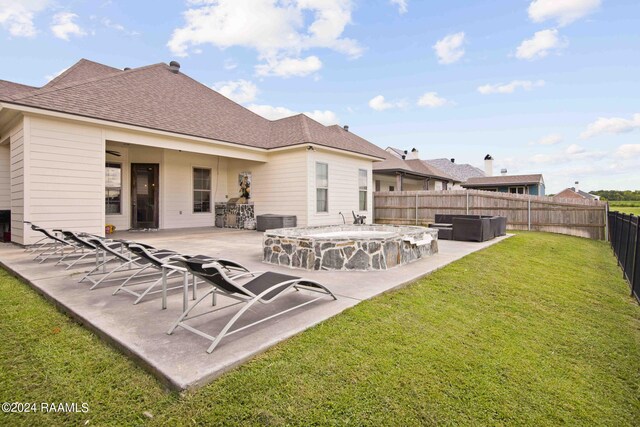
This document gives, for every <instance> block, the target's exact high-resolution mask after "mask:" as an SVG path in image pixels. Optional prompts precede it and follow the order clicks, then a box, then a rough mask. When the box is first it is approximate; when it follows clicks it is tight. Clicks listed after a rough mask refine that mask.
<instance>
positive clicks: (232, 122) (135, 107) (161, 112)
mask: <svg viewBox="0 0 640 427" xmlns="http://www.w3.org/2000/svg"><path fill="white" fill-rule="evenodd" d="M0 100H4V101H7V102H9V103H13V104H19V105H24V106H30V107H36V108H42V109H46V110H51V111H58V112H64V113H69V114H74V115H78V116H85V117H91V118H97V119H102V120H107V121H111V122H117V123H123V124H130V125H135V126H141V127H146V128H150V129H156V130H163V131H168V132H173V133H178V134H184V135H190V136H196V137H202V138H206V139H214V140H219V141H225V142H231V143H235V144H240V145H245V146H250V147H257V148H264V149H272V148H280V147H287V146H292V145H297V144H308V143H314V144H318V145H322V146H327V147H331V148H336V149H339V150H346V151H351V152H355V153H360V154H365V155H369V156H374V157H378V158H384V153H385V151H384V150H382V149H381V148H379V147H377V146H375V145H373V144H371V143H370V142H368V141H366V140H364V139H362V138H360V137H358V136H357V135H354V134H353V133H351V132H348V131H345V130H344V129H342V128H341V127H339V126H324V125H322V124H320V123H318V122H316V121H315V120H313V119H311V118H309V117H307V116H305V115H302V114H300V115H297V116H293V117H288V118H285V119H281V120H276V121H270V120H267V119H265V118H264V117H262V116H259V115H258V114H256V113H254V112H252V111H250V110H248V109H246V108H245V107H243V106H241V105H239V104H237V103H235V102H233V101H231V100H230V99H228V98H226V97H224V96H223V95H221V94H219V93H218V92H216V91H214V90H212V89H211V88H209V87H207V86H205V85H203V84H201V83H199V82H197V81H196V80H194V79H192V78H190V77H188V76H187V75H185V74H184V73H182V72H178V73H174V72H172V70H171V69H170V68H169V66H168V65H166V64H164V63H159V64H154V65H148V66H145V67H140V68H134V69H131V70H126V71H124V70H119V69H116V68H112V67H107V66H104V65H102V64H97V63H95V62H92V61H87V60H81V61H79V62H78V63H76V64H75V65H74V66H73V67H71V68H69V70H67V71H66V72H65V73H63V74H61V75H60V76H58V77H57V78H56V79H54V80H52V81H51V82H49V84H47V85H46V86H44V87H42V88H40V89H35V90H31V91H28V92H23V93H13V94H0Z"/></svg>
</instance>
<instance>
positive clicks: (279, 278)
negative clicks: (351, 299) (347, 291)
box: [167, 259, 337, 353]
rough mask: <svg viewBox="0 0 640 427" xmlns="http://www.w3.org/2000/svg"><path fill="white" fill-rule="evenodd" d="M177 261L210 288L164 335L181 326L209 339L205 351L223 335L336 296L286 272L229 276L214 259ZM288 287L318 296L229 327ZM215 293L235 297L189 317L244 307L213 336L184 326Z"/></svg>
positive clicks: (273, 299)
mask: <svg viewBox="0 0 640 427" xmlns="http://www.w3.org/2000/svg"><path fill="white" fill-rule="evenodd" d="M180 261H181V262H182V263H184V265H186V267H187V269H188V270H189V271H190V272H191V273H193V274H194V275H195V276H196V277H199V278H201V279H202V280H204V281H205V282H206V283H208V284H209V285H211V289H210V290H209V292H207V293H206V294H204V295H202V296H201V297H200V298H198V299H197V300H196V302H194V303H193V304H192V305H191V307H189V308H188V309H187V310H185V311H184V312H183V313H182V315H181V316H180V317H179V318H178V320H176V322H175V323H174V324H173V325H172V326H171V328H170V329H169V330H168V331H167V334H169V335H171V334H173V332H174V331H175V329H176V328H178V327H181V328H184V329H186V330H188V331H190V332H192V333H194V334H196V335H199V336H201V337H203V338H206V339H207V340H209V341H211V345H210V346H209V348H208V349H207V353H211V352H212V351H213V350H214V349H215V348H216V346H217V345H218V344H219V343H220V341H221V340H222V339H223V338H225V337H228V336H230V335H233V334H235V333H237V332H240V331H243V330H245V329H247V328H250V327H252V326H255V325H257V324H259V323H262V322H265V321H267V320H270V319H273V318H274V317H277V316H280V315H282V314H285V313H288V312H290V311H292V310H295V309H297V308H300V307H303V306H305V305H308V304H311V303H313V302H315V301H317V300H319V299H320V298H323V296H326V295H328V296H330V297H331V298H333V299H334V300H336V299H337V298H336V296H335V295H334V294H333V293H332V292H331V291H330V290H329V289H327V288H326V287H325V286H323V285H321V284H320V283H318V282H315V281H312V280H309V279H304V278H301V277H296V276H289V275H286V274H280V273H274V272H271V271H267V272H247V273H244V274H239V275H236V276H234V277H229V275H228V274H227V273H226V271H225V268H224V267H223V266H222V265H221V264H219V263H217V262H212V263H210V264H207V263H206V262H202V261H199V260H189V259H182V260H180ZM241 279H242V281H244V280H245V279H246V280H248V281H246V282H245V283H241ZM291 288H293V289H295V290H296V291H298V290H300V289H304V290H308V291H312V292H317V293H320V294H322V295H321V296H319V297H317V298H313V299H311V300H308V301H305V302H303V303H301V304H298V305H295V306H293V307H290V308H286V309H283V310H281V311H278V312H276V313H273V314H270V315H267V316H264V317H261V318H260V319H259V320H256V321H255V322H252V323H250V324H248V325H244V326H242V327H239V328H236V329H234V330H231V328H232V327H233V325H234V324H235V323H236V322H237V321H238V320H239V319H240V318H241V317H242V315H243V314H244V313H246V312H247V310H249V309H251V307H253V306H254V305H255V304H257V303H261V304H270V303H272V302H273V301H275V300H277V299H278V298H279V297H281V296H282V295H284V294H285V292H286V291H287V290H289V289H291ZM217 294H221V295H224V296H227V297H229V298H232V299H235V300H237V301H238V302H237V303H234V304H231V305H229V306H226V307H222V308H218V309H214V310H210V311H208V312H204V313H200V314H198V315H196V316H192V317H191V318H190V319H193V318H195V317H198V316H202V315H204V314H208V313H212V312H217V311H220V310H224V309H226V308H230V307H232V306H235V305H238V304H244V306H243V307H242V308H241V309H240V310H239V311H238V312H237V313H236V314H235V315H234V316H233V317H232V318H231V320H229V321H228V322H227V323H226V324H225V326H224V327H223V328H222V329H221V330H220V332H219V333H218V335H216V336H212V335H209V334H207V333H205V332H203V331H201V330H199V329H196V328H195V327H193V326H191V325H188V324H187V323H186V321H187V320H189V319H188V316H189V313H191V311H192V310H193V309H194V308H196V307H197V306H198V305H199V304H200V303H201V302H202V301H204V300H205V299H206V298H207V297H208V296H209V295H212V298H213V305H214V306H215V305H216V295H217ZM254 314H255V312H254Z"/></svg>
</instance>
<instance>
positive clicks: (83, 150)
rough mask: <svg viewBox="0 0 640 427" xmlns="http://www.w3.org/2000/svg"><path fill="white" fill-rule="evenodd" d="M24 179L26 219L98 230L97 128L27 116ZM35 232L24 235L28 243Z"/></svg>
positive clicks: (100, 158) (100, 151) (100, 167)
mask: <svg viewBox="0 0 640 427" xmlns="http://www.w3.org/2000/svg"><path fill="white" fill-rule="evenodd" d="M27 129H28V131H29V140H28V144H29V146H28V147H29V150H28V153H29V161H28V165H27V169H26V170H27V171H28V177H27V180H26V183H27V186H26V194H27V196H28V197H27V200H28V203H27V211H28V215H26V216H27V219H28V220H29V221H32V222H33V223H36V224H39V225H43V226H45V227H47V228H57V227H60V228H65V229H70V230H76V231H85V232H89V233H95V234H102V233H104V224H105V217H104V162H105V152H104V150H105V146H104V139H103V135H102V130H101V129H100V128H98V127H94V126H87V125H81V124H78V123H74V122H67V121H61V120H50V119H45V118H38V117H31V118H30V126H29V128H27ZM37 238H39V236H38V235H37V234H35V233H33V232H31V233H29V234H28V235H27V237H26V238H25V243H32V242H33V241H35V240H37Z"/></svg>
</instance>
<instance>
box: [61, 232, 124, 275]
mask: <svg viewBox="0 0 640 427" xmlns="http://www.w3.org/2000/svg"><path fill="white" fill-rule="evenodd" d="M60 234H61V235H62V236H63V237H64V239H65V240H66V241H67V242H70V243H71V244H73V245H75V247H74V248H73V250H72V251H71V252H69V253H67V254H65V255H63V256H62V257H61V258H60V259H59V260H58V262H57V263H56V265H58V264H64V265H66V266H67V267H66V270H68V269H70V268H71V267H73V266H74V265H76V264H77V263H78V262H80V261H82V260H84V259H85V258H87V257H88V256H90V255H95V256H96V263H97V262H98V255H99V254H98V251H99V250H100V249H99V248H98V247H97V246H96V243H95V241H96V240H100V241H101V242H102V244H103V245H105V246H108V247H110V248H112V249H115V248H118V247H120V246H121V245H120V243H117V242H113V241H111V240H105V239H102V238H101V237H98V236H94V235H92V234H86V233H76V232H74V231H69V230H60ZM78 251H80V253H78Z"/></svg>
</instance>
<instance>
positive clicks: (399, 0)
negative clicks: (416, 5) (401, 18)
mask: <svg viewBox="0 0 640 427" xmlns="http://www.w3.org/2000/svg"><path fill="white" fill-rule="evenodd" d="M407 3H408V0H391V4H395V5H396V6H398V13H399V14H400V15H402V14H404V13H407V10H408V8H407V6H408V5H407Z"/></svg>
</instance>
